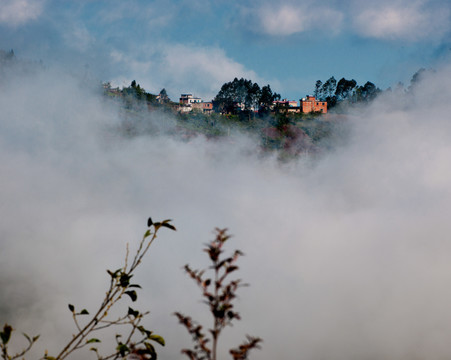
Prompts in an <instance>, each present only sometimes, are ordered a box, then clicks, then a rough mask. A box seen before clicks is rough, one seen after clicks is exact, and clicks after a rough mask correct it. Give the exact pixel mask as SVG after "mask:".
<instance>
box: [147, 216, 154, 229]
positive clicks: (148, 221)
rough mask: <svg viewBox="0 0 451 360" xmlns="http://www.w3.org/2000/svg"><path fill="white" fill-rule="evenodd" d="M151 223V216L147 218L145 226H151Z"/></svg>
mask: <svg viewBox="0 0 451 360" xmlns="http://www.w3.org/2000/svg"><path fill="white" fill-rule="evenodd" d="M152 224H153V221H152V218H151V217H150V218H149V219H148V220H147V227H151V226H152Z"/></svg>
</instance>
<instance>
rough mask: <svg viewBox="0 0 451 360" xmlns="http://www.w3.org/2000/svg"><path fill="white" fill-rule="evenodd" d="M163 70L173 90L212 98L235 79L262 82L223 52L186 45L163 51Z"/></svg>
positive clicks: (252, 72)
mask: <svg viewBox="0 0 451 360" xmlns="http://www.w3.org/2000/svg"><path fill="white" fill-rule="evenodd" d="M163 67H164V68H166V70H165V71H166V72H167V75H168V77H171V82H172V83H173V84H174V87H176V88H179V89H185V90H184V91H192V90H193V89H196V91H198V92H199V94H201V95H203V96H208V97H212V96H214V95H215V94H216V92H218V91H219V88H220V87H221V85H222V84H223V83H225V82H228V81H231V80H233V79H234V78H235V77H238V78H240V77H244V78H247V79H251V80H252V81H254V82H255V81H257V82H258V80H259V78H258V76H257V74H256V73H255V72H254V71H252V70H248V69H246V68H245V67H244V66H243V65H242V64H240V63H238V62H236V61H234V60H233V59H231V58H229V57H228V56H227V55H226V54H225V52H224V50H222V49H219V48H208V47H196V46H194V47H190V46H187V45H182V44H179V45H173V46H168V47H167V48H166V49H165V51H164V65H163Z"/></svg>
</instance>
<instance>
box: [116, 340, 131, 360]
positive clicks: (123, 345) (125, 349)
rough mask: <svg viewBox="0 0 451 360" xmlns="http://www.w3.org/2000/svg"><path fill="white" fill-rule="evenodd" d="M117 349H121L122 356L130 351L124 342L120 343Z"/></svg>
mask: <svg viewBox="0 0 451 360" xmlns="http://www.w3.org/2000/svg"><path fill="white" fill-rule="evenodd" d="M116 350H117V351H119V353H120V354H121V356H122V357H124V356H125V353H126V352H128V351H130V350H129V349H128V346H127V345H125V344H123V343H119V345H118V346H117V347H116Z"/></svg>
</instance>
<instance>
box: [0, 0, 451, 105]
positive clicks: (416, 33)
mask: <svg viewBox="0 0 451 360" xmlns="http://www.w3.org/2000/svg"><path fill="white" fill-rule="evenodd" d="M0 48H1V49H4V50H9V49H11V48H12V49H14V51H15V53H16V55H17V56H18V57H19V58H27V59H33V60H42V61H43V62H44V63H45V64H46V65H49V66H53V65H58V66H63V67H65V68H67V69H69V70H70V71H72V72H83V71H88V72H89V74H90V75H92V76H93V77H94V78H96V79H99V80H101V81H111V82H112V83H113V84H114V85H119V86H127V85H129V84H130V82H131V80H134V79H135V80H136V81H137V82H138V83H139V84H141V86H143V87H144V88H145V89H146V90H147V91H149V92H152V93H158V92H159V91H160V90H161V89H162V88H166V90H167V91H168V93H169V95H170V97H171V98H172V99H173V100H177V99H178V97H179V95H180V93H186V92H188V93H193V94H195V95H197V96H200V97H202V98H204V99H205V100H210V99H211V98H212V97H213V96H214V95H215V94H216V93H217V92H218V91H219V88H220V87H221V85H222V84H223V83H224V82H227V81H231V80H233V78H234V77H245V78H248V79H251V80H252V81H254V82H257V83H259V84H260V86H263V85H265V84H268V83H269V84H270V85H271V87H272V89H273V90H274V91H276V92H278V93H280V94H281V95H282V97H286V98H289V99H292V100H298V99H299V98H300V97H303V96H305V95H306V94H308V93H311V92H312V91H313V88H314V84H315V81H316V80H318V79H320V80H322V81H325V80H327V79H328V78H329V77H330V76H335V78H336V79H337V80H338V79H340V78H341V77H345V78H347V79H351V78H354V79H355V80H356V81H357V82H358V83H359V84H360V85H363V84H364V82H366V81H368V80H369V81H372V82H373V83H375V84H376V85H377V86H379V87H380V88H382V89H385V88H387V87H389V86H391V85H394V84H396V83H397V82H399V81H401V82H404V83H408V82H409V80H410V78H411V76H412V74H413V73H414V72H415V71H417V70H418V69H419V68H421V67H426V68H429V67H435V66H438V65H439V64H442V63H444V62H449V60H450V54H451V1H450V0H379V1H377V2H376V1H367V0H345V1H338V0H325V1H316V2H313V1H305V0H291V1H286V0H281V1H266V0H260V1H257V0H249V1H233V0H229V1H223V0H218V1H205V0H190V1H188V0H155V1H143V0H134V1H116V0H108V1H90V0H77V1H74V0H73V1H68V0H0Z"/></svg>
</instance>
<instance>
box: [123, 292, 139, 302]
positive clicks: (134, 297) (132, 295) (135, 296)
mask: <svg viewBox="0 0 451 360" xmlns="http://www.w3.org/2000/svg"><path fill="white" fill-rule="evenodd" d="M125 294H127V295H128V296H130V299H132V301H136V299H137V298H138V295H137V294H136V291H135V290H130V291H126V292H125Z"/></svg>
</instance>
